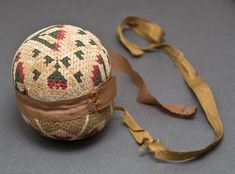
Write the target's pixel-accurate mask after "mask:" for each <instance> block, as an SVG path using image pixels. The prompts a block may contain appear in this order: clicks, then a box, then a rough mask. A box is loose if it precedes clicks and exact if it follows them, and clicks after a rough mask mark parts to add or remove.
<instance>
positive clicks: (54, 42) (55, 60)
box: [12, 25, 113, 140]
mask: <svg viewBox="0 0 235 174" xmlns="http://www.w3.org/2000/svg"><path fill="white" fill-rule="evenodd" d="M12 75H13V83H14V86H15V89H16V92H17V95H18V96H21V99H22V97H23V98H24V97H28V98H29V99H30V101H31V100H34V101H37V102H41V103H43V104H45V105H47V104H48V106H49V107H51V106H50V104H51V103H55V105H57V104H60V103H61V102H64V101H70V100H73V99H77V98H79V97H82V96H85V95H88V94H89V93H91V91H92V90H93V89H96V88H99V87H100V86H102V84H104V83H105V82H106V81H107V80H108V79H109V78H110V77H111V65H110V61H109V56H108V53H107V51H106V49H105V48H104V47H103V45H102V44H101V43H100V41H99V39H98V38H97V37H96V36H94V35H93V34H92V33H91V32H89V31H87V30H84V29H82V28H79V27H75V26H71V25H54V26H50V27H47V28H44V29H42V30H40V31H38V32H36V33H34V34H32V35H31V36H29V37H28V38H27V39H26V40H25V41H24V42H23V44H22V45H21V46H20V48H19V49H18V51H17V52H16V55H15V58H14V61H13V66H12ZM21 99H18V100H17V101H18V102H17V103H18V105H19V108H20V110H21V113H22V116H23V118H24V119H25V121H26V122H27V123H28V124H29V125H31V126H32V127H34V128H35V129H37V130H38V131H40V132H41V133H42V134H43V135H45V136H48V137H51V138H54V139H65V140H77V139H82V138H85V137H88V136H90V135H93V134H95V133H97V132H99V131H100V130H101V129H103V127H104V126H105V125H106V123H107V122H108V121H109V118H110V116H111V113H112V110H113V109H112V100H111V101H110V102H108V103H107V102H106V105H103V107H100V108H99V110H97V111H96V112H90V113H87V114H86V115H84V114H83V115H81V114H79V115H80V116H79V117H76V114H74V113H73V115H75V116H73V117H70V118H66V114H65V115H64V116H63V115H62V116H61V117H60V118H59V119H57V118H56V115H57V113H56V112H55V115H52V114H51V115H52V117H51V116H49V115H50V111H45V114H44V117H39V116H38V114H37V113H36V112H26V111H27V110H28V109H27V108H26V109H25V108H22V107H20V106H21V105H20V104H19V101H21ZM21 103H22V102H21ZM27 105H29V104H26V106H27ZM24 107H25V106H24ZM47 113H48V114H49V115H48V117H47ZM39 115H40V114H39ZM45 115H46V116H45ZM71 115H72V114H71ZM53 116H55V118H56V119H54V117H53Z"/></svg>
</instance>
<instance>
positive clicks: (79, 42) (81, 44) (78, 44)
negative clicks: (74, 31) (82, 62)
mask: <svg viewBox="0 0 235 174" xmlns="http://www.w3.org/2000/svg"><path fill="white" fill-rule="evenodd" d="M76 42H77V43H76V45H77V47H83V46H85V45H84V44H83V43H82V41H80V40H76Z"/></svg>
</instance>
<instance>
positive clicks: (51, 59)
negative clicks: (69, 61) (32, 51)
mask: <svg viewBox="0 0 235 174" xmlns="http://www.w3.org/2000/svg"><path fill="white" fill-rule="evenodd" d="M44 59H45V60H46V61H45V62H44V63H45V64H46V66H47V65H48V64H49V63H51V62H52V61H54V59H53V58H51V57H50V56H45V57H44Z"/></svg>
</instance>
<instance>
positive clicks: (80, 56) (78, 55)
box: [74, 50, 84, 60]
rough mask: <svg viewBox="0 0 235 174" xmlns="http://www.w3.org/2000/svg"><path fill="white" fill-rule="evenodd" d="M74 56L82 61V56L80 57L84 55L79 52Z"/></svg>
mask: <svg viewBox="0 0 235 174" xmlns="http://www.w3.org/2000/svg"><path fill="white" fill-rule="evenodd" d="M74 54H75V55H76V56H77V57H78V58H79V59H80V60H82V59H83V56H82V55H84V53H83V52H82V51H81V50H79V51H76V52H75V53H74Z"/></svg>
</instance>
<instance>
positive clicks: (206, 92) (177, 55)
mask: <svg viewBox="0 0 235 174" xmlns="http://www.w3.org/2000/svg"><path fill="white" fill-rule="evenodd" d="M127 28H129V29H131V30H132V31H134V32H135V33H137V34H138V35H139V36H140V37H143V38H144V39H146V40H147V41H149V45H147V46H146V47H140V46H139V45H137V44H135V43H133V42H130V41H128V40H127V39H126V38H125V36H124V34H123V33H124V30H125V29H127ZM117 34H118V37H119V39H120V41H121V43H122V44H123V45H124V46H125V47H126V48H127V49H128V50H129V51H130V53H131V54H132V55H133V56H141V55H143V54H144V52H145V51H150V50H151V51H152V50H159V51H162V52H164V53H165V54H167V55H168V56H169V57H170V58H171V60H172V62H174V64H175V65H176V67H177V68H178V69H179V71H180V73H181V75H182V76H183V78H184V80H185V82H186V83H187V85H188V87H189V88H191V90H192V91H193V93H194V94H195V95H196V96H197V99H198V101H199V103H200V104H201V107H202V108H203V110H204V112H205V115H206V118H207V120H208V122H209V124H210V125H211V127H212V128H213V130H214V133H215V137H214V141H213V142H212V143H211V144H209V145H208V146H206V147H203V148H201V149H199V150H195V151H184V152H179V151H173V150H171V149H169V148H167V147H166V146H165V145H164V144H163V143H161V142H160V141H159V140H156V139H155V138H153V137H152V136H151V135H150V133H149V132H148V131H146V130H145V129H143V128H142V127H140V126H139V124H138V123H137V122H136V121H135V120H134V118H133V117H132V116H131V115H130V114H129V113H128V112H127V111H126V110H125V109H124V108H122V107H116V108H115V109H116V110H119V111H122V112H123V113H124V117H123V121H124V123H125V124H126V126H127V127H128V129H129V131H130V132H131V134H132V136H133V137H134V139H135V141H136V142H137V143H138V144H139V145H140V146H141V149H143V148H144V147H146V148H147V149H149V151H151V152H152V153H153V154H154V157H155V158H156V159H159V160H164V161H184V160H189V159H193V158H196V157H198V156H200V155H202V154H204V153H206V152H207V151H209V150H210V149H212V148H213V147H214V146H215V145H217V144H218V143H219V142H220V140H221V139H222V137H223V125H222V122H221V120H220V116H219V113H218V110H217V106H216V103H215V99H214V96H213V94H212V92H211V90H210V88H209V86H208V84H207V83H206V82H205V81H204V80H203V79H202V77H201V76H200V75H199V74H198V73H197V72H196V70H195V69H194V68H193V67H192V65H191V64H190V63H189V61H188V60H187V59H186V58H185V57H184V55H183V53H182V52H181V51H180V50H178V49H177V48H175V47H173V46H171V45H168V44H162V39H163V36H164V31H163V30H162V28H161V27H160V26H159V25H157V24H155V23H153V22H151V21H148V20H146V19H143V18H140V17H127V18H125V19H124V20H123V21H122V22H121V23H120V24H119V25H118V28H117ZM149 104H151V103H149ZM160 107H161V105H160Z"/></svg>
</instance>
